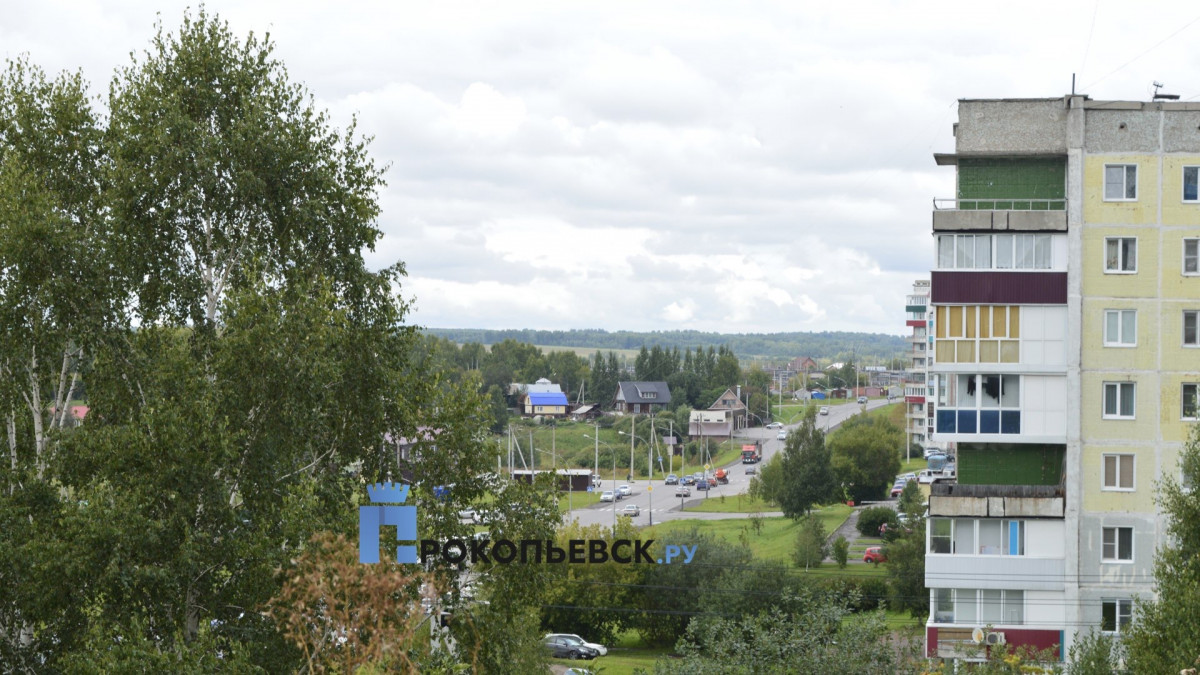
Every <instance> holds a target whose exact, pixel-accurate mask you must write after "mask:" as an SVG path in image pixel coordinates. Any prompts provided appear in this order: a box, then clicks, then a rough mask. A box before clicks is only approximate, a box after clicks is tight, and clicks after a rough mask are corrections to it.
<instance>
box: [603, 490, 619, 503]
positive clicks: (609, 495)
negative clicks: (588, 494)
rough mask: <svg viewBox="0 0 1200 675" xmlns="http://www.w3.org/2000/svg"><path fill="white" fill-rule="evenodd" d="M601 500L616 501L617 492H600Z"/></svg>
mask: <svg viewBox="0 0 1200 675" xmlns="http://www.w3.org/2000/svg"><path fill="white" fill-rule="evenodd" d="M600 501H602V502H615V501H617V494H616V493H615V492H613V491H612V490H605V491H604V492H601V493H600Z"/></svg>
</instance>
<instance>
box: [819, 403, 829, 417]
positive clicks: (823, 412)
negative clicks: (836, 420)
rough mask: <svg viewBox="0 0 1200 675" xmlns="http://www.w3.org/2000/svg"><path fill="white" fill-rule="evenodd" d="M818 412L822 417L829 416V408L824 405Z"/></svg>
mask: <svg viewBox="0 0 1200 675" xmlns="http://www.w3.org/2000/svg"><path fill="white" fill-rule="evenodd" d="M817 412H819V413H820V414H822V415H828V414H829V406H827V405H823V406H821V409H820V410H818V411H817Z"/></svg>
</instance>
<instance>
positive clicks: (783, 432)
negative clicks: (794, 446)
mask: <svg viewBox="0 0 1200 675" xmlns="http://www.w3.org/2000/svg"><path fill="white" fill-rule="evenodd" d="M775 440H778V441H786V440H787V429H780V430H779V433H777V434H775Z"/></svg>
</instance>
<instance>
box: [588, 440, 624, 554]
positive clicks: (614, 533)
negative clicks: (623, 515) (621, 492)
mask: <svg viewBox="0 0 1200 675" xmlns="http://www.w3.org/2000/svg"><path fill="white" fill-rule="evenodd" d="M597 428H599V425H597ZM597 433H598V432H597ZM583 437H584V438H591V439H592V440H593V441H595V442H596V445H597V447H598V446H599V444H600V443H603V444H604V445H606V446H608V449H609V450H612V458H613V472H612V476H613V489H612V493H613V500H612V505H613V507H612V508H613V526H612V531H613V536H614V537H615V536H617V449H616V448H614V447H613V446H612V444H610V443H609V442H608V441H602V440H600V439H599V438H595V437H593V436H588V435H587V434H584V435H583ZM597 452H599V449H597ZM598 456H599V455H597V457H598ZM597 466H598V465H597ZM597 473H599V472H597Z"/></svg>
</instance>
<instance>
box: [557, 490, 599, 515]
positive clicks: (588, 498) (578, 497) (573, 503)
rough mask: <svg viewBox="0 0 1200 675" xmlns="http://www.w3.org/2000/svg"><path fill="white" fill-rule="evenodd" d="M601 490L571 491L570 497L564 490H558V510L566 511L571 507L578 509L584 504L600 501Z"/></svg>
mask: <svg viewBox="0 0 1200 675" xmlns="http://www.w3.org/2000/svg"><path fill="white" fill-rule="evenodd" d="M601 492H603V490H593V491H591V492H572V493H571V495H570V498H568V497H567V493H566V492H560V493H559V495H558V510H559V512H560V513H566V512H567V511H569V510H570V509H571V508H576V509H580V508H583V507H585V506H591V505H592V504H599V503H600V493H601Z"/></svg>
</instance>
